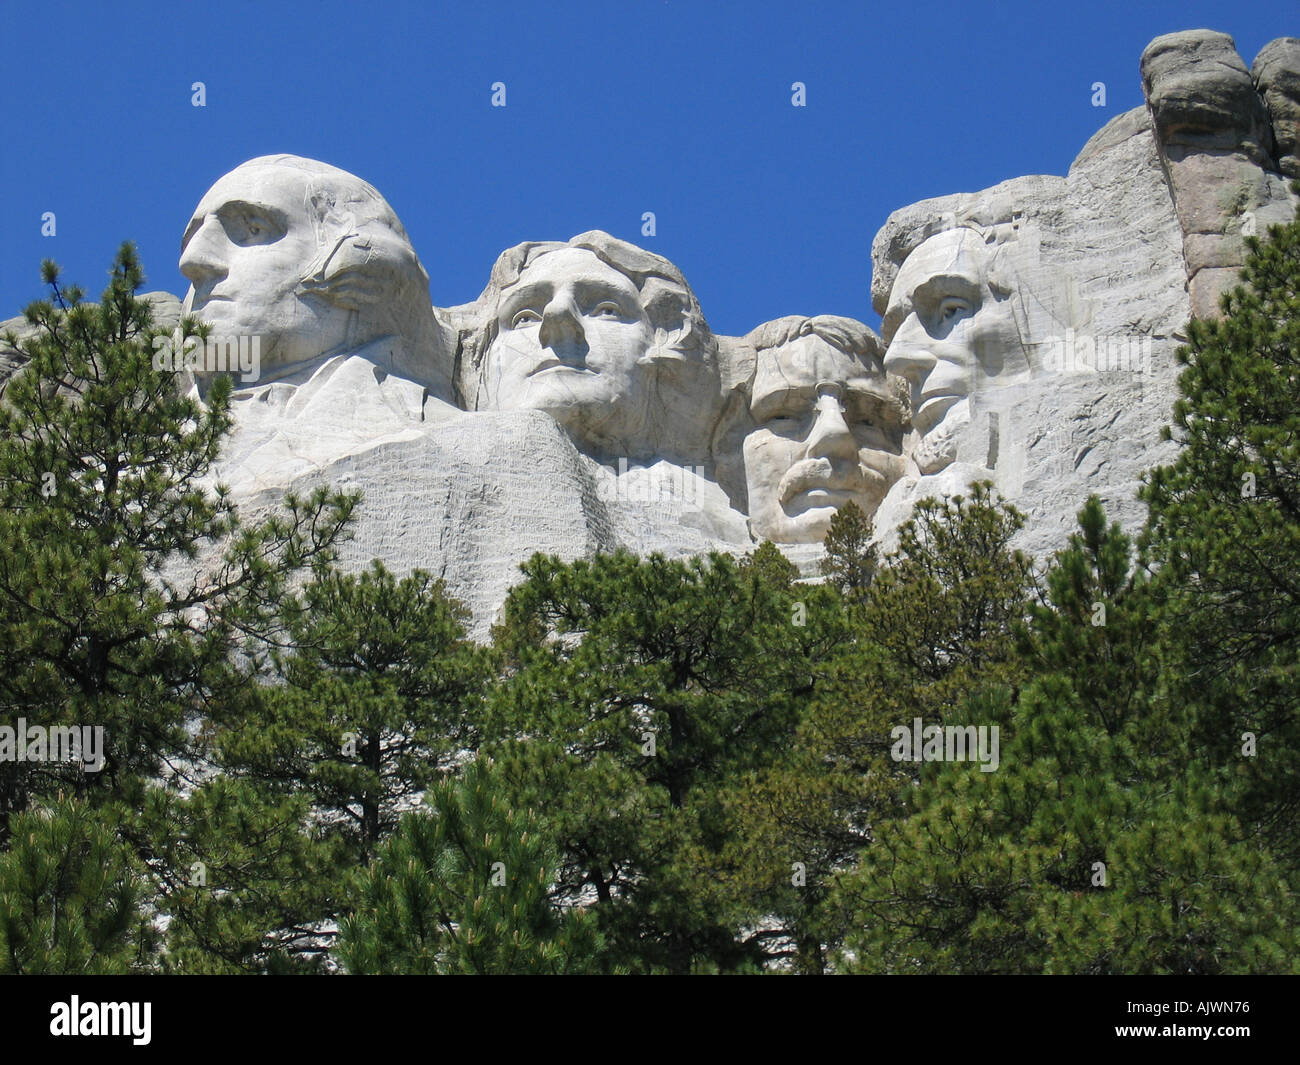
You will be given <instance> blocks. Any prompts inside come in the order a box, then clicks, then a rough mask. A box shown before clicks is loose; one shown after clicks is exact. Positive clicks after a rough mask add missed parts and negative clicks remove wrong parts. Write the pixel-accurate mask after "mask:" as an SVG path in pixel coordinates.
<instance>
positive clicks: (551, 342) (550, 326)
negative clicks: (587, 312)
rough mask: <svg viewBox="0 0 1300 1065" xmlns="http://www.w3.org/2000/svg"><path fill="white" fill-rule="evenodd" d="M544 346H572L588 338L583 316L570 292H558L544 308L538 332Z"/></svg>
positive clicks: (539, 339) (539, 341)
mask: <svg viewBox="0 0 1300 1065" xmlns="http://www.w3.org/2000/svg"><path fill="white" fill-rule="evenodd" d="M537 340H538V343H540V344H541V345H542V347H544V348H557V347H564V346H572V345H576V344H580V343H582V342H583V341H584V340H586V335H585V334H584V333H583V330H582V316H581V315H580V314H579V313H578V308H577V306H576V305H575V304H574V302H573V297H572V296H570V295H568V293H564V292H557V293H556V294H555V295H554V296H553V297H552V298H551V301H550V303H548V304H547V305H546V307H545V308H544V309H543V310H542V327H541V329H539V330H538V333H537Z"/></svg>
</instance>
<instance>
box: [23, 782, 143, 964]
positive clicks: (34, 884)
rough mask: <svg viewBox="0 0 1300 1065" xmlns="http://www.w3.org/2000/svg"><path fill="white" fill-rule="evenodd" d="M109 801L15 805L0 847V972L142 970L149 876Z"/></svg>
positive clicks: (66, 801) (68, 801) (67, 800)
mask: <svg viewBox="0 0 1300 1065" xmlns="http://www.w3.org/2000/svg"><path fill="white" fill-rule="evenodd" d="M118 825H119V816H118V814H117V813H115V812H114V811H113V810H112V809H111V808H109V807H101V808H99V809H92V808H91V807H89V806H88V805H87V804H86V803H84V802H78V801H76V800H74V799H69V798H59V799H57V800H55V801H53V802H51V803H49V804H48V805H44V804H42V805H40V806H36V807H33V808H32V809H30V810H28V811H26V812H25V813H19V814H14V815H13V817H12V818H11V821H10V826H9V838H10V841H11V842H10V846H9V847H8V849H6V850H5V851H3V852H0V974H8V975H21V974H45V975H49V974H60V975H67V976H87V975H98V974H104V973H125V972H139V971H147V970H148V969H149V968H150V966H151V964H152V961H153V956H154V952H155V950H156V947H157V940H158V938H159V937H158V934H157V932H156V930H155V928H154V926H153V918H152V915H151V913H150V912H149V909H148V898H149V895H150V888H149V882H148V877H147V876H146V875H145V871H144V869H142V868H141V867H140V865H139V863H138V862H137V860H136V858H135V855H134V854H133V852H132V849H131V847H130V846H129V845H128V844H127V843H126V842H125V841H124V840H123V839H122V838H121V837H120V836H119V834H118V831H117V829H118Z"/></svg>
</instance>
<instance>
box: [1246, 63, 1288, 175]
mask: <svg viewBox="0 0 1300 1065" xmlns="http://www.w3.org/2000/svg"><path fill="white" fill-rule="evenodd" d="M1250 73H1251V77H1253V78H1254V79H1255V88H1256V89H1257V90H1258V91H1259V94H1260V96H1261V97H1262V98H1263V100H1264V104H1265V106H1266V107H1267V108H1268V113H1269V118H1270V120H1271V121H1272V123H1273V144H1274V150H1275V158H1276V160H1277V168H1278V170H1280V171H1281V172H1282V173H1283V174H1285V175H1286V176H1287V177H1293V178H1300V37H1279V38H1277V40H1275V41H1269V42H1268V44H1266V45H1264V47H1263V48H1261V49H1260V50H1259V55H1257V56H1256V57H1255V62H1254V63H1253V64H1252V65H1251V68H1250Z"/></svg>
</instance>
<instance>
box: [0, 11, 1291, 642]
mask: <svg viewBox="0 0 1300 1065" xmlns="http://www.w3.org/2000/svg"><path fill="white" fill-rule="evenodd" d="M1140 70H1141V76H1142V83H1143V87H1144V90H1145V93H1146V104H1145V105H1144V106H1143V107H1139V108H1135V109H1134V110H1132V111H1129V112H1127V113H1125V114H1122V115H1119V116H1117V117H1115V118H1114V119H1112V120H1111V121H1110V122H1108V123H1107V124H1106V125H1105V126H1104V127H1103V128H1102V129H1100V130H1098V131H1097V133H1096V134H1095V135H1093V136H1092V137H1091V138H1090V139H1089V140H1088V142H1087V143H1086V144H1085V145H1084V146H1083V147H1082V149H1081V151H1080V152H1079V154H1078V157H1077V158H1076V159H1075V160H1074V162H1073V164H1072V165H1071V166H1070V168H1069V171H1068V172H1067V173H1066V174H1065V175H1063V176H1052V175H1033V176H1027V177H1019V178H1014V179H1012V180H1009V181H1004V182H1002V183H1001V184H998V185H996V186H994V187H992V188H989V189H985V190H982V191H978V192H966V193H956V194H953V195H948V196H942V197H938V198H934V199H929V200H922V201H920V202H918V203H914V204H910V205H907V206H904V207H900V208H899V209H898V210H896V211H894V212H893V213H892V214H890V215H889V217H888V218H886V219H884V221H883V225H882V226H881V227H880V229H879V231H878V232H877V234H876V237H875V240H874V241H873V243H872V247H871V249H870V254H871V266H872V279H871V291H870V299H871V302H872V305H873V307H874V309H875V310H876V312H877V313H879V314H880V315H881V329H880V334H879V335H878V334H877V333H876V332H875V331H874V330H872V329H871V328H870V327H869V326H867V325H866V324H864V323H863V322H861V321H858V320H857V319H856V318H854V317H851V316H848V315H851V314H852V313H854V312H855V311H856V310H857V309H855V308H845V309H844V310H845V311H846V312H848V314H846V315H818V316H813V317H808V316H803V315H784V316H782V317H773V318H772V320H771V321H768V322H764V323H761V324H757V325H756V326H755V327H754V328H753V329H752V330H751V331H749V332H748V333H747V334H746V335H744V336H736V337H731V336H720V335H716V334H715V333H713V331H712V330H711V329H710V327H709V325H708V322H707V320H706V318H705V313H704V309H703V308H702V307H701V306H700V304H699V302H698V300H697V299H696V297H695V295H694V292H693V291H692V289H691V287H690V285H689V284H688V282H687V281H686V279H685V278H684V277H683V276H682V274H681V272H680V271H678V270H677V268H676V267H675V266H674V265H673V264H672V263H671V262H669V261H668V260H667V259H665V258H663V257H662V256H660V255H658V254H655V253H653V252H650V251H647V250H646V249H642V248H638V247H636V246H635V245H631V244H628V243H626V242H624V241H621V240H618V239H617V238H615V237H612V236H610V235H609V234H606V233H602V232H599V231H591V232H588V233H583V234H580V235H578V236H576V237H573V238H571V239H569V240H567V241H564V240H548V241H528V242H525V243H521V244H518V245H516V246H515V247H513V248H510V249H507V250H506V251H505V252H503V253H502V254H501V256H500V257H499V258H498V260H497V262H496V264H495V265H493V266H491V268H490V271H488V272H487V277H488V279H487V283H486V286H485V288H484V289H483V294H482V295H481V296H480V297H479V298H478V299H477V300H476V301H474V302H473V303H472V304H467V305H464V306H460V307H452V308H447V309H441V308H438V307H434V306H431V305H430V301H429V295H428V288H427V285H428V282H427V277H426V275H425V273H424V270H423V267H422V266H421V265H420V261H419V258H418V256H417V255H416V253H415V249H414V248H412V247H411V245H410V242H409V240H408V239H407V236H406V233H405V230H404V229H403V228H402V226H401V223H400V222H399V221H398V219H397V217H396V216H395V215H394V214H393V212H392V210H391V208H390V207H389V206H388V204H387V202H386V201H385V200H384V199H383V197H382V196H381V195H380V194H379V192H378V191H377V190H375V189H374V188H372V187H371V186H370V185H368V184H367V183H365V182H364V181H362V180H361V179H360V178H357V177H355V176H354V175H351V174H347V173H345V172H343V171H339V170H337V169H335V168H334V167H330V166H328V165H327V164H323V163H318V162H315V161H313V160H304V159H300V158H298V157H296V156H271V157H263V158H260V159H256V160H251V161H250V162H248V163H246V164H244V165H243V166H241V167H239V168H237V169H236V170H235V171H232V172H231V173H230V174H228V175H226V176H225V177H224V178H222V179H221V180H220V181H219V182H218V183H217V184H216V185H214V186H213V188H212V189H210V190H209V191H208V193H207V194H206V195H205V196H204V197H203V199H202V200H201V201H200V203H199V205H198V207H197V208H196V210H195V212H194V214H193V217H192V218H191V220H190V222H189V224H188V226H187V227H186V232H185V234H184V237H183V248H184V251H183V254H182V260H181V268H182V272H183V273H185V275H186V276H187V277H188V278H189V279H190V281H191V283H192V287H191V289H190V292H189V293H188V295H187V296H186V298H185V303H184V309H185V310H186V311H187V312H193V313H194V314H196V315H198V316H199V317H201V318H204V319H206V320H207V321H209V323H210V324H211V325H212V326H213V327H214V330H217V329H220V330H223V331H224V332H225V333H226V334H228V337H234V338H237V339H239V340H240V341H241V343H240V346H239V347H238V351H239V353H240V357H241V361H240V369H241V371H242V370H244V369H245V362H244V361H243V354H244V353H245V351H246V348H245V346H244V345H243V341H244V340H248V341H249V342H250V343H249V346H248V348H247V350H248V351H250V352H251V351H255V352H257V354H258V356H259V357H258V359H257V360H255V361H256V366H255V367H252V368H251V372H247V373H243V374H242V378H241V379H238V380H237V383H236V389H235V392H234V408H235V413H236V429H235V431H234V433H233V434H232V438H231V439H230V441H229V442H228V444H227V446H226V448H225V449H224V451H223V454H222V457H221V461H220V467H219V469H218V470H217V471H216V472H215V476H214V482H215V481H217V480H219V481H221V482H223V483H226V484H228V485H230V486H231V488H232V491H233V493H234V496H235V498H236V499H237V500H238V501H239V502H240V503H241V505H242V506H243V507H244V508H245V509H246V510H247V511H249V512H250V513H252V514H255V513H258V512H261V511H264V510H265V509H266V508H269V507H273V506H275V505H277V504H278V502H279V501H280V500H281V499H282V497H283V495H284V493H285V492H286V491H288V490H294V491H303V490H305V489H307V488H309V487H312V486H315V485H318V484H329V485H334V486H337V487H340V488H351V489H359V490H360V491H361V492H362V493H363V502H362V506H361V510H360V517H359V521H358V524H357V526H356V529H355V538H354V539H353V540H352V541H351V542H350V543H349V544H348V545H347V546H346V547H345V549H344V555H343V559H344V563H345V564H346V565H348V566H353V567H357V568H360V567H361V566H363V565H365V564H366V563H367V562H368V560H369V559H371V558H375V557H377V558H380V559H383V560H384V561H385V562H386V563H387V564H388V565H389V566H390V567H391V568H393V569H394V570H395V571H397V572H399V573H401V572H406V571H409V570H411V569H413V568H416V567H419V568H423V569H426V570H429V571H431V572H433V573H434V574H435V575H437V576H440V577H442V578H444V579H445V580H446V582H447V585H448V587H449V590H450V591H451V592H452V593H453V594H454V595H456V596H457V597H459V598H460V599H462V600H463V601H464V602H465V603H466V604H467V605H468V606H469V607H470V609H471V612H472V614H473V617H474V623H473V627H474V632H475V635H476V636H479V637H482V636H484V635H485V634H486V632H487V630H488V627H489V626H490V625H491V623H492V621H493V620H494V619H495V618H496V617H497V616H498V614H499V610H500V607H501V605H502V603H503V601H504V598H505V595H506V592H507V590H508V589H509V587H510V586H511V585H512V584H513V583H514V582H515V581H516V580H517V579H518V566H519V564H520V563H521V562H523V561H525V560H526V559H527V558H529V557H530V556H531V555H532V554H533V553H535V552H538V551H542V552H547V553H552V554H556V555H559V556H561V557H562V558H566V559H573V558H578V557H583V556H587V555H590V554H592V553H595V552H601V551H612V550H615V549H617V548H620V547H623V548H628V549H630V550H633V551H636V552H638V553H642V554H645V553H649V552H662V553H664V554H667V555H669V556H686V555H695V554H700V553H703V552H706V551H710V550H722V551H728V552H731V553H743V552H746V551H749V550H752V549H753V547H754V546H755V544H756V542H757V541H758V540H760V539H763V538H770V539H773V540H774V541H776V542H778V543H780V544H781V546H782V548H783V550H785V551H786V552H787V554H788V555H789V557H790V558H791V559H792V560H794V561H795V562H796V564H797V565H799V567H800V568H801V570H802V571H803V572H805V573H806V574H808V575H810V576H811V575H813V574H815V573H816V571H817V563H818V559H819V555H820V550H821V549H820V540H821V538H822V537H823V536H824V534H825V530H826V527H827V525H828V523H829V521H830V519H831V517H832V516H833V515H834V513H835V511H836V510H837V509H838V508H839V507H841V506H843V505H844V503H845V502H846V501H848V500H853V501H854V502H856V503H857V504H858V505H860V506H862V507H863V508H864V509H865V510H866V511H867V512H868V513H869V514H872V515H873V516H874V521H875V525H876V530H877V536H878V538H879V539H880V540H881V541H882V543H883V544H884V546H885V547H888V546H890V545H891V544H892V543H894V542H895V541H896V537H897V531H898V528H899V526H900V524H901V523H902V522H903V521H905V520H906V519H907V517H908V515H909V513H910V512H911V509H912V507H913V505H914V504H915V503H916V502H917V501H918V500H919V499H922V498H925V497H926V496H931V495H943V494H951V493H954V492H961V491H966V490H967V489H968V486H969V485H970V483H971V482H972V481H973V480H976V479H989V480H992V481H993V482H994V484H995V485H996V487H997V489H998V490H999V492H1000V493H1001V494H1002V495H1003V496H1004V497H1006V498H1007V499H1009V500H1010V501H1012V502H1013V503H1015V504H1016V505H1017V506H1018V507H1019V508H1020V509H1021V510H1023V511H1024V512H1025V513H1026V514H1027V515H1028V519H1029V520H1028V523H1027V526H1026V528H1025V529H1024V530H1023V531H1022V533H1021V535H1020V538H1019V546H1021V547H1023V548H1025V549H1027V550H1028V551H1029V552H1031V553H1032V554H1034V555H1035V556H1037V557H1039V558H1044V557H1045V556H1046V555H1048V554H1050V552H1051V551H1052V550H1054V549H1056V548H1058V547H1059V546H1061V545H1062V544H1063V542H1064V538H1065V536H1066V535H1067V534H1068V532H1069V531H1071V529H1072V528H1073V525H1074V521H1075V515H1076V513H1077V511H1078V510H1079V508H1080V507H1081V506H1082V503H1083V501H1084V499H1085V498H1086V497H1087V496H1088V495H1089V494H1091V493H1096V494H1098V495H1099V496H1101V498H1102V499H1103V501H1104V502H1105V504H1106V506H1107V508H1108V510H1109V512H1110V513H1111V515H1112V516H1113V517H1114V518H1116V519H1118V520H1119V521H1121V522H1122V523H1123V524H1124V525H1125V526H1126V527H1128V528H1129V529H1131V530H1132V529H1136V527H1137V526H1138V525H1139V524H1140V523H1141V521H1142V520H1143V517H1144V511H1143V507H1142V504H1141V503H1140V502H1139V500H1138V498H1137V489H1138V487H1139V485H1140V482H1141V476H1142V473H1143V472H1144V471H1145V470H1146V469H1148V468H1150V467H1151V466H1153V465H1156V464H1158V463H1160V462H1163V461H1167V460H1168V459H1169V458H1170V457H1172V455H1173V454H1174V449H1175V448H1176V445H1175V444H1174V443H1170V442H1161V440H1160V432H1161V428H1162V426H1164V425H1165V424H1166V423H1167V422H1168V420H1169V413H1170V407H1171V405H1172V403H1173V400H1174V398H1175V396H1176V391H1177V390H1176V381H1177V375H1178V367H1177V364H1176V361H1175V357H1174V352H1175V349H1176V348H1177V346H1178V344H1179V342H1180V339H1181V336H1182V329H1183V326H1184V323H1185V322H1186V321H1187V319H1188V318H1189V317H1192V316H1198V317H1206V316H1212V315H1215V314H1217V313H1219V311H1218V308H1219V304H1218V301H1219V297H1220V294H1221V293H1222V292H1223V291H1224V290H1225V289H1226V288H1227V287H1228V286H1229V285H1230V284H1231V283H1232V282H1233V281H1234V280H1235V278H1236V276H1237V271H1238V269H1239V268H1240V266H1241V263H1242V261H1243V256H1244V250H1245V247H1244V242H1243V238H1244V237H1246V236H1249V235H1251V234H1252V233H1256V232H1258V233H1261V234H1262V233H1263V232H1264V230H1265V228H1266V227H1267V225H1269V224H1270V223H1273V222H1284V221H1288V220H1290V219H1291V218H1292V217H1294V211H1295V207H1296V202H1295V198H1294V197H1293V196H1292V194H1291V193H1290V192H1289V190H1288V187H1287V180H1286V179H1287V175H1295V174H1296V173H1297V153H1298V150H1300V148H1298V137H1300V40H1297V39H1295V38H1280V39H1278V40H1276V41H1273V42H1272V43H1270V44H1269V45H1267V46H1266V47H1265V48H1264V49H1263V50H1262V51H1261V52H1260V55H1259V56H1258V57H1257V59H1256V60H1255V63H1254V66H1253V68H1252V69H1250V70H1248V69H1247V68H1246V66H1245V64H1244V62H1243V61H1242V60H1241V58H1240V57H1239V56H1238V55H1237V52H1236V49H1235V46H1234V45H1233V42H1232V40H1231V38H1229V37H1227V36H1226V35H1224V34H1222V33H1216V32H1212V31H1209V30H1189V31H1184V32H1180V33H1173V34H1167V35H1165V36H1163V37H1159V38H1157V39H1156V40H1155V41H1153V42H1152V43H1151V44H1150V45H1149V46H1148V47H1147V49H1146V50H1145V51H1144V53H1143V55H1142V57H1141V62H1140ZM258 205H260V206H258ZM487 265H488V264H485V270H486V269H487ZM150 298H151V299H153V300H154V301H155V304H156V307H157V312H156V314H157V317H158V320H159V322H160V324H164V325H169V326H170V325H172V324H174V323H175V321H176V320H177V319H178V318H179V315H180V312H181V310H182V305H181V303H180V301H178V300H176V299H175V297H170V296H166V294H153V295H152V296H151V297H150ZM435 298H436V294H435ZM778 310H780V311H784V310H788V308H780V309H778ZM6 324H9V323H6ZM232 342H233V341H232ZM254 342H256V343H254ZM230 350H233V349H230V348H227V354H229V351H230ZM217 355H218V356H219V355H220V352H218V353H217ZM212 356H213V352H212V351H211V349H210V348H208V347H206V346H205V347H204V348H203V349H201V350H200V351H199V352H198V353H197V354H195V355H194V356H193V357H192V361H191V362H190V363H189V366H188V372H189V376H188V378H187V381H188V386H189V387H192V388H193V389H194V392H195V394H196V395H197V396H198V397H199V398H200V399H202V397H203V395H204V394H205V391H206V385H207V383H208V382H209V381H210V380H211V378H212V376H213V374H214V373H216V372H223V369H222V367H221V365H220V363H219V361H218V362H217V363H215V364H214V363H213V360H212ZM20 362H21V359H20V358H18V357H15V353H13V352H6V351H4V350H0V381H2V380H3V379H4V377H5V376H7V374H8V373H11V372H14V370H15V369H16V368H17V367H18V364H19V363H20ZM214 367H215V368H214Z"/></svg>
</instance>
